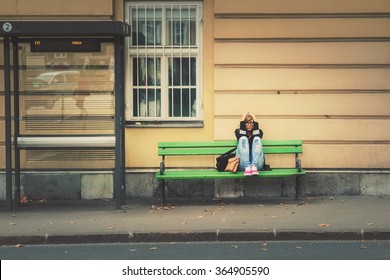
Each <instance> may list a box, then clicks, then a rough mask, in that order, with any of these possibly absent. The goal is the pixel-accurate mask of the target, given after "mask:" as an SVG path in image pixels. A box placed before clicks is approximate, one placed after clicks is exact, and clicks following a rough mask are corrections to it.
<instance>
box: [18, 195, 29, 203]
mask: <svg viewBox="0 0 390 280" xmlns="http://www.w3.org/2000/svg"><path fill="white" fill-rule="evenodd" d="M30 201H31V199H30V198H29V197H28V196H22V197H21V198H20V203H27V202H30Z"/></svg>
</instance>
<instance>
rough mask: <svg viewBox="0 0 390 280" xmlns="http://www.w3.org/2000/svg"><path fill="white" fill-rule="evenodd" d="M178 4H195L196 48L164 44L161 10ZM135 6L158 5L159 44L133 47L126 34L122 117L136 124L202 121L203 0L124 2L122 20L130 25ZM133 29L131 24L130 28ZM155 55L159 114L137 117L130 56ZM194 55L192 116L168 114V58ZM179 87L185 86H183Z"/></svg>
mask: <svg viewBox="0 0 390 280" xmlns="http://www.w3.org/2000/svg"><path fill="white" fill-rule="evenodd" d="M179 5H181V6H182V8H185V7H186V6H188V7H191V8H192V7H194V6H196V17H197V18H196V29H197V30H196V46H197V47H196V48H194V47H191V46H190V44H189V46H180V47H175V46H168V45H166V32H167V30H166V18H165V9H166V8H167V7H168V8H169V7H177V6H179ZM136 6H139V7H141V8H145V6H146V8H153V7H156V8H159V7H162V27H161V30H162V31H161V32H162V34H161V40H162V46H151V47H149V48H148V47H147V46H146V45H145V46H143V45H141V46H135V47H132V44H131V42H132V41H131V40H132V39H133V38H132V37H130V38H129V39H128V40H127V41H126V56H125V60H126V61H125V63H126V73H127V75H126V79H125V81H126V112H125V114H126V120H127V121H131V122H134V123H136V124H140V123H143V122H146V123H147V122H153V123H155V122H160V121H161V122H175V121H176V122H183V121H185V122H186V121H188V122H194V121H195V122H196V121H202V120H203V2H201V1H180V2H177V1H172V2H167V1H160V2H157V1H156V2H149V1H137V2H127V3H126V5H125V9H126V22H127V23H129V24H130V25H131V24H132V22H131V15H130V12H131V8H134V7H136ZM132 29H133V27H132ZM145 55H147V57H148V58H156V57H161V117H137V116H133V105H134V104H133V59H132V58H134V57H145ZM172 56H173V57H183V58H186V57H189V58H192V57H195V58H196V102H195V106H196V116H189V117H174V116H172V117H170V116H169V112H168V110H169V101H168V98H169V93H168V92H169V90H168V88H169V84H168V83H169V81H168V66H169V59H170V58H171V57H172ZM183 88H187V87H186V86H184V87H183Z"/></svg>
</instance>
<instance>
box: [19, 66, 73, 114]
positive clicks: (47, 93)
mask: <svg viewBox="0 0 390 280" xmlns="http://www.w3.org/2000/svg"><path fill="white" fill-rule="evenodd" d="M79 75H80V72H79V71H70V70H69V71H52V72H45V73H42V74H40V75H38V76H37V77H35V78H32V79H28V81H27V88H28V90H29V91H31V92H34V93H42V95H44V100H45V101H44V102H43V106H44V107H45V108H47V109H51V108H53V106H54V104H55V102H56V101H57V100H59V99H60V98H61V97H63V95H68V94H73V92H74V91H75V89H76V88H77V85H78V80H79ZM41 103H42V102H40V104H41ZM26 105H27V106H26V107H27V109H28V108H29V107H31V106H28V104H26Z"/></svg>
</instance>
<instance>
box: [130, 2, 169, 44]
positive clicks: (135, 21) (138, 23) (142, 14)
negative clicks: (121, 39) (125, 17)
mask: <svg viewBox="0 0 390 280" xmlns="http://www.w3.org/2000/svg"><path fill="white" fill-rule="evenodd" d="M131 18H132V25H131V26H132V28H133V34H132V38H133V39H132V45H133V46H145V45H148V46H153V45H158V46H160V45H161V31H162V28H161V23H162V8H161V7H160V8H159V7H155V6H154V7H152V8H146V6H138V7H137V8H133V9H131Z"/></svg>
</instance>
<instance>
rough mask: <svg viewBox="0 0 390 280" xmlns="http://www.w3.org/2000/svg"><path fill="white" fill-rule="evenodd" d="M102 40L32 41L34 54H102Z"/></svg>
mask: <svg viewBox="0 0 390 280" xmlns="http://www.w3.org/2000/svg"><path fill="white" fill-rule="evenodd" d="M100 50H101V47H100V40H97V39H77V38H64V39H63V38H61V39H49V38H47V39H46V38H45V39H32V40H31V51H32V52H100Z"/></svg>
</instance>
